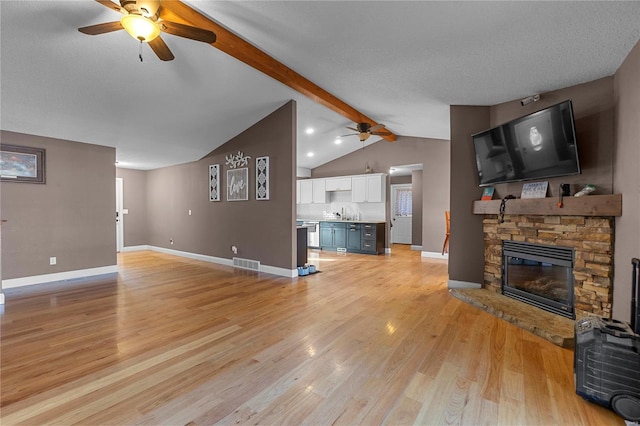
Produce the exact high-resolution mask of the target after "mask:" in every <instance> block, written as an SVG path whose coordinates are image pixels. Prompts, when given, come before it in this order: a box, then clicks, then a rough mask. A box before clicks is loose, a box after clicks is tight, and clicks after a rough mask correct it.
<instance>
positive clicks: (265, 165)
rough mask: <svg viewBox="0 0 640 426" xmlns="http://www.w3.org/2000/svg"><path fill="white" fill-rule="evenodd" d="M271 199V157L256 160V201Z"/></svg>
mask: <svg viewBox="0 0 640 426" xmlns="http://www.w3.org/2000/svg"><path fill="white" fill-rule="evenodd" d="M268 199H269V157H257V158H256V200H258V201H260V200H268Z"/></svg>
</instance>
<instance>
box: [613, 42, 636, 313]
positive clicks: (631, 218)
mask: <svg viewBox="0 0 640 426" xmlns="http://www.w3.org/2000/svg"><path fill="white" fill-rule="evenodd" d="M639 76H640V43H638V44H636V46H635V47H634V48H633V50H632V51H631V53H630V54H629V55H628V56H627V58H626V59H625V61H624V62H623V63H622V65H621V66H620V68H619V69H618V71H617V72H616V74H615V75H614V78H613V92H614V99H615V105H616V119H615V135H616V144H615V147H616V149H615V154H614V172H613V189H614V192H615V193H621V194H623V195H622V216H620V217H617V218H616V221H615V227H616V242H615V267H614V284H613V317H614V318H616V319H618V320H621V321H629V316H630V313H631V312H630V311H631V305H630V302H629V300H630V299H631V278H630V277H631V272H630V271H631V258H633V257H637V258H640V77H639Z"/></svg>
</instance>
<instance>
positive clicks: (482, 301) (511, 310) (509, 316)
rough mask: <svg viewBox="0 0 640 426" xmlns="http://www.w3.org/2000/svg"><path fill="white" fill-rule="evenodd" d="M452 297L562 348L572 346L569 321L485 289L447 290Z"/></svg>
mask: <svg viewBox="0 0 640 426" xmlns="http://www.w3.org/2000/svg"><path fill="white" fill-rule="evenodd" d="M449 292H450V293H451V295H453V296H454V297H456V298H458V299H460V300H462V301H463V302H466V303H469V304H470V305H473V306H475V307H477V308H480V309H482V310H485V311H487V312H489V313H491V314H493V315H495V316H497V317H498V318H502V319H504V320H505V321H508V322H510V323H512V324H515V325H517V326H518V327H520V328H523V329H525V330H527V331H529V332H531V333H533V334H535V335H537V336H540V337H542V338H543V339H546V340H548V341H550V342H552V343H554V344H556V345H558V346H562V347H563V348H573V347H574V343H575V342H574V323H573V320H570V319H568V318H564V317H561V316H559V315H556V314H552V313H551V312H546V311H543V310H541V309H538V308H536V307H535V306H531V305H527V304H526V303H522V302H519V301H517V300H515V299H512V298H510V297H507V296H503V295H501V294H498V293H495V292H492V291H489V290H486V289H455V288H454V289H450V290H449Z"/></svg>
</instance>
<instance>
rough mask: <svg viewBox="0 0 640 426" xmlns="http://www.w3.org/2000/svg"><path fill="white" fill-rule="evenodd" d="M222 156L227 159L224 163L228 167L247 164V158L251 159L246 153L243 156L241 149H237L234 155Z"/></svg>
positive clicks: (232, 167) (233, 167)
mask: <svg viewBox="0 0 640 426" xmlns="http://www.w3.org/2000/svg"><path fill="white" fill-rule="evenodd" d="M224 158H225V160H227V162H226V163H225V164H226V165H228V166H229V168H230V169H235V168H236V167H245V166H248V165H249V160H251V157H249V156H248V155H247V156H245V155H244V153H243V152H242V151H238V153H237V154H236V155H233V154H231V155H227V156H225V157H224Z"/></svg>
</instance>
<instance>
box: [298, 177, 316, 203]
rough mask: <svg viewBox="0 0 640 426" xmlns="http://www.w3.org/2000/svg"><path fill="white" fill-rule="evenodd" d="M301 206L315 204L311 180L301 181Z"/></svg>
mask: <svg viewBox="0 0 640 426" xmlns="http://www.w3.org/2000/svg"><path fill="white" fill-rule="evenodd" d="M298 183H299V185H300V197H299V198H298V199H299V200H300V204H311V203H312V202H313V182H312V181H311V180H300V181H298Z"/></svg>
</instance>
